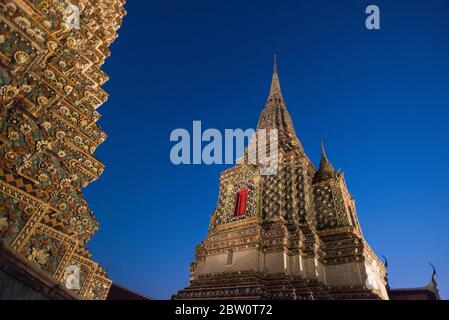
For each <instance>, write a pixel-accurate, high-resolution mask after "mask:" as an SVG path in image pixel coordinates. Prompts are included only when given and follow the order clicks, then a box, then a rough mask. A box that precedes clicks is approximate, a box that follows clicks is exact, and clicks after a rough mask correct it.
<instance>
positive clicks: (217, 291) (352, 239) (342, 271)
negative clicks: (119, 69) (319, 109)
mask: <svg viewBox="0 0 449 320" xmlns="http://www.w3.org/2000/svg"><path fill="white" fill-rule="evenodd" d="M262 129H276V130H277V132H278V140H277V143H278V167H277V170H276V172H274V174H271V175H262V174H261V173H260V170H259V166H260V164H252V163H251V162H248V161H247V163H242V164H237V165H236V166H234V167H232V168H230V169H228V170H226V171H224V172H222V173H221V176H220V185H219V195H218V202H217V207H216V209H215V210H214V212H213V214H212V217H211V221H210V225H209V232H208V234H207V236H206V238H205V239H204V241H203V242H202V243H200V244H199V245H198V246H197V248H196V251H195V260H194V261H193V262H192V263H191V265H190V272H191V275H190V285H189V287H187V288H185V289H183V290H181V291H179V292H178V294H176V295H175V296H174V299H217V298H225V299H295V300H301V299H388V294H387V290H386V281H385V267H384V265H383V264H382V263H381V262H380V260H379V259H378V258H377V256H376V255H375V253H374V252H373V251H372V250H371V248H370V247H369V245H368V244H367V243H366V241H365V240H364V238H363V235H362V232H361V228H360V225H359V222H358V219H357V214H356V209H355V202H354V199H353V198H352V196H351V195H350V193H349V191H348V188H347V186H346V183H345V180H344V175H343V173H341V172H339V171H335V170H334V168H333V166H332V164H331V162H330V161H329V160H328V158H327V155H326V152H325V150H324V146H323V145H322V159H321V162H320V166H319V167H318V169H316V168H315V166H314V165H313V164H312V162H311V161H310V160H309V158H308V157H307V155H306V154H305V152H304V149H303V147H302V145H301V142H300V140H299V139H298V137H297V136H296V132H295V129H294V126H293V121H292V118H291V116H290V114H289V112H288V110H287V107H286V104H285V101H284V98H283V95H282V92H281V86H280V81H279V75H278V67H277V62H276V57H275V60H274V70H273V76H272V82H271V87H270V92H269V96H268V99H267V102H266V104H265V106H264V108H263V109H262V111H261V114H260V117H259V122H258V125H257V130H258V131H259V130H262ZM267 148H268V146H267ZM251 152H253V151H251V150H248V149H247V150H246V151H245V157H246V159H248V158H249V156H251Z"/></svg>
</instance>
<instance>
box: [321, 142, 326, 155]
mask: <svg viewBox="0 0 449 320" xmlns="http://www.w3.org/2000/svg"><path fill="white" fill-rule="evenodd" d="M321 156H322V157H323V158H324V159H327V156H326V150H324V142H323V139H321Z"/></svg>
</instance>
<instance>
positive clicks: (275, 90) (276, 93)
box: [268, 51, 282, 99]
mask: <svg viewBox="0 0 449 320" xmlns="http://www.w3.org/2000/svg"><path fill="white" fill-rule="evenodd" d="M273 97H277V98H281V99H282V93H281V85H280V83H279V76H278V63H277V58H276V51H275V52H274V58H273V78H272V80H271V87H270V95H269V96H268V99H271V98H273Z"/></svg>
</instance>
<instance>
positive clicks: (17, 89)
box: [0, 0, 126, 299]
mask: <svg viewBox="0 0 449 320" xmlns="http://www.w3.org/2000/svg"><path fill="white" fill-rule="evenodd" d="M69 3H70V4H71V5H75V6H77V7H78V8H79V10H80V23H79V27H80V28H79V29H76V28H70V27H69V25H67V24H66V22H67V12H66V9H67V8H68V6H69ZM123 5H124V0H70V1H65V0H2V1H1V2H0V63H1V64H0V106H1V109H0V241H3V243H4V244H6V245H7V246H9V247H11V248H13V249H14V250H15V251H16V252H18V253H20V254H21V255H23V256H25V257H26V258H28V259H29V260H30V261H32V262H33V263H35V264H36V265H37V266H39V267H40V268H41V269H42V270H44V271H45V272H46V273H47V274H49V275H51V276H52V277H53V278H54V279H56V280H57V281H59V282H60V283H62V284H65V283H66V277H67V276H68V273H69V272H72V271H71V270H73V269H71V268H68V267H69V266H78V267H79V268H80V271H81V273H80V280H81V282H80V288H79V289H74V292H75V293H76V294H77V295H78V296H79V297H81V298H82V299H104V298H106V296H107V293H108V290H109V287H110V284H111V281H110V280H109V279H108V278H107V276H106V274H105V272H104V271H103V269H102V267H101V266H99V265H98V264H97V263H95V262H94V261H92V259H91V255H90V254H89V253H88V251H87V250H86V249H85V247H84V246H85V244H86V243H87V242H88V241H89V239H90V238H91V237H92V235H93V234H94V233H95V232H96V231H97V230H98V227H99V225H98V222H97V220H96V219H95V216H94V215H93V213H92V212H91V211H90V210H89V207H88V205H87V203H86V201H85V199H84V197H83V195H82V193H81V191H80V190H81V189H82V188H83V187H85V186H86V185H88V184H89V183H90V182H92V181H94V180H96V179H97V178H98V177H99V176H100V175H101V173H102V172H103V164H102V163H101V162H100V161H99V160H97V159H96V158H95V157H94V156H93V155H92V154H93V152H94V151H95V149H96V148H97V146H98V145H99V144H100V143H102V142H103V141H104V140H105V138H106V135H105V133H104V132H103V131H102V130H101V128H100V126H99V125H98V124H96V122H97V121H98V119H99V118H100V115H99V113H98V112H97V109H98V107H100V106H101V105H102V104H103V103H104V102H105V101H106V100H107V98H108V94H107V93H106V92H105V90H104V89H103V88H102V85H103V84H104V83H105V82H106V81H107V80H108V77H107V75H106V74H105V73H104V72H103V71H101V69H100V67H101V65H102V64H103V62H104V60H105V59H106V58H107V57H108V56H109V54H110V52H109V49H108V47H109V45H110V44H111V43H112V42H113V41H114V40H115V39H116V38H117V33H116V31H117V29H118V28H119V27H120V24H121V21H122V18H123V16H124V15H125V13H126V12H125V10H124V8H123Z"/></svg>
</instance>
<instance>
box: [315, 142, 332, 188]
mask: <svg viewBox="0 0 449 320" xmlns="http://www.w3.org/2000/svg"><path fill="white" fill-rule="evenodd" d="M334 174H335V169H334V167H333V166H332V164H331V163H330V161H329V160H328V159H327V156H326V150H324V143H323V141H322V140H321V161H320V169H319V170H318V172H317V174H316V179H317V180H324V179H327V178H330V177H333V176H334Z"/></svg>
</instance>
